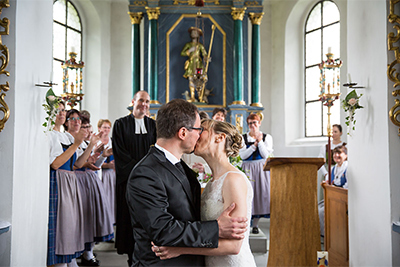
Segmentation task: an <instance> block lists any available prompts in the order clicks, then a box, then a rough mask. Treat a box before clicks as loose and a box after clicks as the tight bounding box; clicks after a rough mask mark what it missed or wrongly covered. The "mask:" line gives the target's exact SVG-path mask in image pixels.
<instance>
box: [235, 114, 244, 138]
mask: <svg viewBox="0 0 400 267" xmlns="http://www.w3.org/2000/svg"><path fill="white" fill-rule="evenodd" d="M235 126H236V129H237V130H238V131H239V133H240V134H243V114H236V115H235Z"/></svg>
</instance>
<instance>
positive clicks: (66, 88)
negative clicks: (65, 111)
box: [61, 52, 85, 108]
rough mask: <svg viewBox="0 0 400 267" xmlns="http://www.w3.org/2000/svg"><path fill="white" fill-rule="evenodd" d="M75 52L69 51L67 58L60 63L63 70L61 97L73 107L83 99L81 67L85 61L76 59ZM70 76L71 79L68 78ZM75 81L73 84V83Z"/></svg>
mask: <svg viewBox="0 0 400 267" xmlns="http://www.w3.org/2000/svg"><path fill="white" fill-rule="evenodd" d="M76 56H77V53H75V52H70V53H69V59H68V60H66V61H65V62H63V63H62V64H61V67H62V68H63V69H64V71H63V94H62V95H61V97H62V99H63V100H64V101H65V102H66V103H67V104H68V105H69V106H70V107H71V108H74V107H75V106H76V105H77V104H78V103H80V102H81V101H82V99H83V96H84V94H83V90H82V69H83V67H85V63H83V62H82V61H79V62H77V61H76ZM70 78H71V79H70ZM74 82H75V84H74Z"/></svg>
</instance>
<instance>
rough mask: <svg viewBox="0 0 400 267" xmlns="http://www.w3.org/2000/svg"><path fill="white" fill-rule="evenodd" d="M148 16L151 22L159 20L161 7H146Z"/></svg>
mask: <svg viewBox="0 0 400 267" xmlns="http://www.w3.org/2000/svg"><path fill="white" fill-rule="evenodd" d="M146 12H147V16H148V17H149V20H153V19H154V20H157V19H158V16H160V8H159V7H146Z"/></svg>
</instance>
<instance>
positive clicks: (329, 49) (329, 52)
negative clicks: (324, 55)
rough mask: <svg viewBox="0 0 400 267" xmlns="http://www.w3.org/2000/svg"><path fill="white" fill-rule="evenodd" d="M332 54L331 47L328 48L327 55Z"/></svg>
mask: <svg viewBox="0 0 400 267" xmlns="http://www.w3.org/2000/svg"><path fill="white" fill-rule="evenodd" d="M331 53H332V47H330V46H329V47H328V54H331Z"/></svg>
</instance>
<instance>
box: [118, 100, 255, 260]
mask: <svg viewBox="0 0 400 267" xmlns="http://www.w3.org/2000/svg"><path fill="white" fill-rule="evenodd" d="M156 126H157V143H156V145H155V147H152V148H151V149H150V151H149V153H148V154H147V155H146V156H145V157H144V158H143V159H142V160H141V161H140V162H139V163H138V164H137V165H136V166H135V168H134V169H133V170H132V172H131V174H130V177H129V181H128V185H127V193H126V195H127V202H128V206H129V211H130V215H131V222H132V225H133V230H134V239H135V248H134V254H133V265H134V266H149V265H161V266H178V265H179V266H204V257H202V256H198V255H182V256H180V257H177V258H174V259H170V260H166V261H162V260H160V259H159V258H158V257H157V256H156V255H155V254H154V253H153V252H152V250H151V241H154V242H155V243H156V244H158V245H163V246H180V247H198V248H204V247H207V248H215V247H217V246H218V239H219V238H235V239H242V238H244V232H245V231H246V228H247V223H246V221H247V219H246V218H245V217H231V216H230V211H231V210H233V208H235V207H234V205H233V206H231V207H230V209H228V210H227V211H225V212H224V213H222V214H221V216H219V218H215V219H213V220H209V221H201V220H200V185H199V183H198V181H197V178H196V175H195V173H194V172H193V171H192V170H191V169H190V168H189V167H188V166H187V165H186V164H185V163H180V158H181V156H182V154H183V153H190V152H191V151H193V150H194V147H195V145H196V142H197V140H198V139H199V137H200V135H201V132H202V128H201V124H200V118H199V115H198V110H197V107H196V106H195V105H193V104H191V103H189V102H187V101H185V100H182V99H175V100H172V101H170V102H168V103H167V104H165V105H164V106H162V107H161V108H160V109H159V111H158V114H157V125H156ZM177 163H179V164H178V165H175V164H177ZM180 164H181V165H182V167H183V170H181V168H182V167H181V166H179V165H180ZM235 211H236V209H235Z"/></svg>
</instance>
